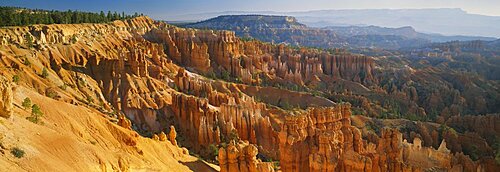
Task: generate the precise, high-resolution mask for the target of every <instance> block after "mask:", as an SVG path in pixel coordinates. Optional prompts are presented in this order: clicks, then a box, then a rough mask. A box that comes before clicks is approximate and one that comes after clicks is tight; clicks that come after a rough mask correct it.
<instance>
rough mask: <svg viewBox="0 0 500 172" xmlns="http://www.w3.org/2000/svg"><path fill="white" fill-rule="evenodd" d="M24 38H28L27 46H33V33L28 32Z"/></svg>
mask: <svg viewBox="0 0 500 172" xmlns="http://www.w3.org/2000/svg"><path fill="white" fill-rule="evenodd" d="M24 38H25V39H26V46H28V48H33V38H31V35H29V34H26V35H25V36H24Z"/></svg>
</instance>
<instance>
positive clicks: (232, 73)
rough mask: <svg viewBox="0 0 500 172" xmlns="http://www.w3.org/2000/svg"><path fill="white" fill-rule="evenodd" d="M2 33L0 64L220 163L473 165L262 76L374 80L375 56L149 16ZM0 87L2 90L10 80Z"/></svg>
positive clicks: (229, 166)
mask: <svg viewBox="0 0 500 172" xmlns="http://www.w3.org/2000/svg"><path fill="white" fill-rule="evenodd" d="M0 33H2V35H4V36H3V37H2V46H1V49H0V55H1V57H2V61H1V63H0V64H1V65H2V67H5V68H8V70H2V73H5V75H6V76H7V77H13V76H14V75H18V76H20V78H21V79H20V81H19V85H21V86H23V87H26V88H29V89H31V90H33V91H36V92H38V93H40V94H42V95H46V96H48V97H51V98H52V99H55V101H59V102H65V103H68V104H73V105H77V106H81V107H84V108H88V109H91V110H92V111H98V112H99V113H101V114H107V115H108V117H109V118H110V120H112V121H117V124H118V125H119V126H121V127H123V128H124V129H126V130H127V132H128V131H129V130H135V131H137V132H139V133H140V134H141V135H143V136H148V137H149V136H152V137H153V138H154V140H155V141H158V142H167V140H168V142H170V144H171V145H173V146H178V145H182V146H185V147H187V148H189V149H190V150H191V151H193V152H195V153H199V154H202V155H204V154H209V153H210V152H209V151H210V150H209V147H210V145H216V146H218V147H222V148H220V149H219V157H218V158H219V163H220V164H221V170H222V171H224V170H226V171H234V170H242V171H255V170H257V171H262V170H272V169H271V168H270V167H269V166H268V164H267V163H261V162H259V161H258V160H256V159H255V156H256V155H257V151H258V152H259V154H262V156H264V157H267V158H272V159H274V160H279V161H280V165H281V169H282V170H283V171H338V170H345V171H349V170H352V171H358V170H365V171H402V170H408V169H420V170H426V169H430V168H439V169H443V170H449V169H451V168H455V167H456V166H455V165H456V164H461V163H465V162H466V163H467V164H470V165H463V166H461V167H456V169H458V171H461V170H465V171H467V170H469V169H473V168H480V165H478V163H477V162H472V161H471V160H470V159H469V158H468V157H465V156H462V157H460V158H458V159H457V160H454V159H453V158H450V157H452V154H451V153H449V152H447V151H445V148H442V149H441V148H440V150H437V153H436V150H434V149H427V148H426V149H420V147H421V146H419V144H418V143H413V145H416V146H412V144H410V143H406V142H404V141H403V140H402V137H401V134H400V133H399V132H398V131H396V130H387V131H386V130H384V132H382V134H381V136H380V137H381V138H380V139H378V140H377V139H375V140H376V141H373V142H368V141H366V140H364V139H363V137H362V134H361V132H360V130H359V129H357V128H356V127H354V126H351V121H350V120H351V119H350V116H351V106H350V105H349V104H344V103H335V102H332V101H330V100H328V99H325V98H323V97H319V96H314V95H312V94H309V93H302V92H297V91H291V90H285V89H278V88H273V87H267V85H270V84H272V83H277V84H286V83H290V82H292V83H294V84H297V85H306V84H307V85H315V84H319V83H321V82H322V81H324V82H326V81H333V80H338V79H341V80H345V81H349V82H360V83H365V84H370V83H376V82H378V81H377V79H376V77H374V76H373V75H374V74H373V73H374V67H375V66H374V61H373V59H372V58H371V57H366V56H361V55H353V54H350V53H346V52H341V51H338V52H332V53H328V52H326V51H320V50H315V49H306V48H301V49H292V48H290V47H287V46H284V45H272V44H265V43H261V42H258V41H241V40H240V39H239V38H237V37H235V35H234V33H233V32H229V31H211V30H195V29H183V28H177V27H174V26H170V25H167V24H165V23H161V22H155V21H153V20H151V19H149V18H147V17H140V18H136V19H132V20H128V21H116V22H114V23H110V24H81V25H49V26H39V25H36V26H32V27H14V28H5V29H0ZM26 35H27V36H31V37H33V38H34V39H33V40H34V47H33V48H31V47H26V46H25V43H26V42H25V41H26V40H25V39H24V38H26ZM43 71H47V73H48V74H47V75H45V74H43V73H44V72H43ZM213 75H215V76H213ZM205 76H209V77H211V78H223V79H224V80H226V81H234V82H226V81H223V80H220V79H219V80H214V79H209V78H208V77H205ZM232 78H235V80H232ZM0 88H1V89H0V90H2V89H3V90H6V91H3V92H2V95H8V94H9V92H8V91H9V89H7V88H10V87H8V86H3V87H0ZM2 100H3V99H2ZM8 100H9V99H8V96H7V98H6V99H5V100H4V101H2V103H3V102H8ZM304 102H306V103H304ZM4 104H5V103H4ZM0 105H2V104H1V103H0ZM6 107H7V106H6ZM4 116H6V115H4ZM153 133H156V134H153ZM166 133H168V135H167V134H166ZM377 137H378V136H377ZM176 138H177V139H176ZM235 140H238V141H243V142H244V144H240V143H242V142H237V143H238V144H236V143H235V142H234V141H235ZM246 142H248V143H246ZM127 143H129V144H131V145H136V144H140V143H136V142H133V141H132V142H128V141H127ZM155 143H156V142H155ZM224 144H229V146H227V147H224V146H222V145H224ZM179 149H180V148H179ZM180 152H182V153H186V151H184V150H181V151H180ZM443 157H444V158H443ZM419 158H422V159H419ZM450 159H451V160H450ZM421 162H425V163H426V165H425V166H420V165H419V163H421ZM260 164H262V165H260ZM266 164H267V165H266ZM443 164H444V165H443Z"/></svg>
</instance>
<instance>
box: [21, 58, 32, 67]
mask: <svg viewBox="0 0 500 172" xmlns="http://www.w3.org/2000/svg"><path fill="white" fill-rule="evenodd" d="M23 64H24V65H26V66H30V65H31V62H30V61H29V60H28V58H24V61H23Z"/></svg>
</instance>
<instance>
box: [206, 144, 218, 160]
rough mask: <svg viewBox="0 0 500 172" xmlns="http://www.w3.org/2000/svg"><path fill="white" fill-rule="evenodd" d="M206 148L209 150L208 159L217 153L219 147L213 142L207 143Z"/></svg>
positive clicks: (213, 157)
mask: <svg viewBox="0 0 500 172" xmlns="http://www.w3.org/2000/svg"><path fill="white" fill-rule="evenodd" d="M208 150H209V151H210V159H215V157H217V156H218V155H219V148H218V147H217V146H216V145H214V144H210V145H208Z"/></svg>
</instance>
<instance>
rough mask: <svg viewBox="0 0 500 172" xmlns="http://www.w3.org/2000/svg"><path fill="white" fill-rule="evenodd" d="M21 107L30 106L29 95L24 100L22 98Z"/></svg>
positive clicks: (26, 107)
mask: <svg viewBox="0 0 500 172" xmlns="http://www.w3.org/2000/svg"><path fill="white" fill-rule="evenodd" d="M22 105H23V107H24V109H28V108H30V107H31V99H30V98H29V97H26V98H25V99H24V100H23V104H22Z"/></svg>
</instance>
